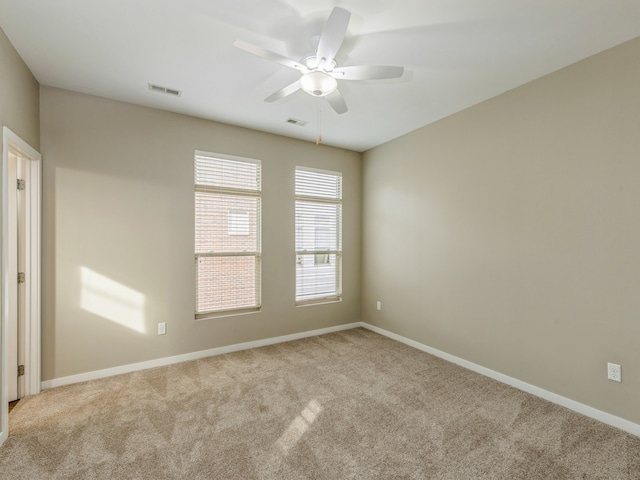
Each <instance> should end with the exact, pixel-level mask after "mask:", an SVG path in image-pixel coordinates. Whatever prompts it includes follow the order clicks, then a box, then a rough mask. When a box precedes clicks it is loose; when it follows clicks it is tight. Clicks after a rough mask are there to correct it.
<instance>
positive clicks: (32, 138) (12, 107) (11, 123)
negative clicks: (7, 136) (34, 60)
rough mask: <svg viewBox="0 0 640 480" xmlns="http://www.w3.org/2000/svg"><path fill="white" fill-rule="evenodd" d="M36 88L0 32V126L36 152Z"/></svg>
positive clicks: (32, 79)
mask: <svg viewBox="0 0 640 480" xmlns="http://www.w3.org/2000/svg"><path fill="white" fill-rule="evenodd" d="M39 87H40V85H39V84H38V81H37V80H36V79H35V77H34V76H33V75H32V74H31V71H30V70H29V68H27V66H26V65H25V64H24V62H23V61H22V59H21V58H20V56H19V55H18V52H16V50H15V49H14V48H13V45H11V42H9V39H8V38H7V36H6V35H5V34H4V32H3V31H2V29H0V125H1V126H6V127H9V128H10V129H11V131H13V133H15V134H16V135H18V136H19V137H20V138H22V140H24V141H25V142H27V143H28V144H29V145H31V146H32V147H33V148H35V149H36V150H39V148H40V123H39V108H40V107H39ZM1 144H2V138H1V137H0V145H1Z"/></svg>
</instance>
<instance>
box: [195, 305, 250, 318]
mask: <svg viewBox="0 0 640 480" xmlns="http://www.w3.org/2000/svg"><path fill="white" fill-rule="evenodd" d="M260 310H261V307H256V308H243V309H238V310H224V311H221V312H209V313H200V314H196V315H195V320H196V321H197V322H199V321H200V320H215V319H216V318H224V317H236V316H238V315H250V314H252V313H259V312H260Z"/></svg>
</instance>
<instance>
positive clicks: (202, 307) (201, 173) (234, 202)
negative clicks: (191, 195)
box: [194, 152, 261, 318]
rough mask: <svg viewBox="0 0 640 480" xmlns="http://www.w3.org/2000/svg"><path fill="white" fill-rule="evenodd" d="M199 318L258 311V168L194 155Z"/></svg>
mask: <svg viewBox="0 0 640 480" xmlns="http://www.w3.org/2000/svg"><path fill="white" fill-rule="evenodd" d="M194 163H195V271H196V307H195V313H196V318H205V317H210V316H214V315H216V314H219V313H225V312H235V313H240V312H244V311H255V310H258V309H259V308H260V264H261V259H260V190H261V187H260V162H259V161H257V160H249V159H240V158H235V157H228V156H223V155H216V154H210V153H205V152H196V154H195V162H194Z"/></svg>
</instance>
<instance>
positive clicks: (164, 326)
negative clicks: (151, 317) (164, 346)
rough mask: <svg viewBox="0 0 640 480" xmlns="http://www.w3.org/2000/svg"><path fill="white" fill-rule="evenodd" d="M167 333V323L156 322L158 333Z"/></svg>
mask: <svg viewBox="0 0 640 480" xmlns="http://www.w3.org/2000/svg"><path fill="white" fill-rule="evenodd" d="M166 333H167V324H166V323H164V322H162V323H159V324H158V335H165V334H166Z"/></svg>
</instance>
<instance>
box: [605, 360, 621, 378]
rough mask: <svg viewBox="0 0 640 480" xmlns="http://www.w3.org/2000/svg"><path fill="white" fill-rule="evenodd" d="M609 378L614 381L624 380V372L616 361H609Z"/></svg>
mask: <svg viewBox="0 0 640 480" xmlns="http://www.w3.org/2000/svg"><path fill="white" fill-rule="evenodd" d="M607 378H608V379H609V380H613V381H614V382H621V381H622V372H621V371H620V365H616V364H615V363H607Z"/></svg>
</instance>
